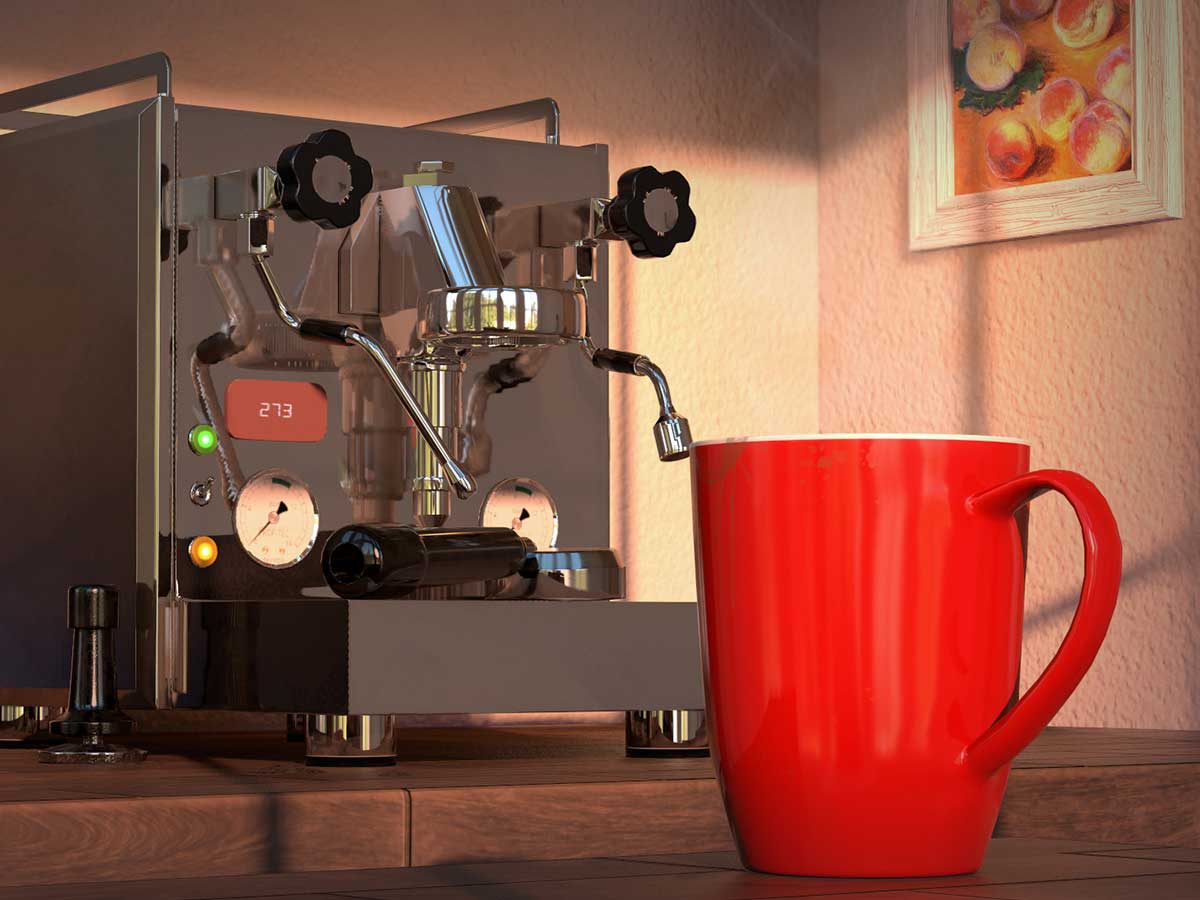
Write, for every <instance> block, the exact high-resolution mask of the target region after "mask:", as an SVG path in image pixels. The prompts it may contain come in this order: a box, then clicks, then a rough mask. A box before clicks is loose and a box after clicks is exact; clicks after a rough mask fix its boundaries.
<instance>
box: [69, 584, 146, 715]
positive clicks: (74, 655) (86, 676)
mask: <svg viewBox="0 0 1200 900" xmlns="http://www.w3.org/2000/svg"><path fill="white" fill-rule="evenodd" d="M67 622H68V624H69V625H70V626H71V631H72V638H71V683H70V696H69V700H68V703H69V706H68V709H67V714H66V715H65V716H64V717H63V718H61V719H57V720H55V721H54V722H51V723H50V730H51V731H53V732H54V733H56V734H64V735H72V736H74V735H101V734H124V733H126V732H129V731H131V730H132V729H133V720H132V719H130V718H129V716H127V715H125V714H124V713H123V712H121V709H120V706H119V705H118V703H117V658H116V649H117V648H116V632H117V589H116V588H115V587H110V586H109V585H104V584H78V585H75V586H74V587H72V588H71V589H70V590H69V591H68V592H67Z"/></svg>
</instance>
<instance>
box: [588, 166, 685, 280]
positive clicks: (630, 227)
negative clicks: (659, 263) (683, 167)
mask: <svg viewBox="0 0 1200 900" xmlns="http://www.w3.org/2000/svg"><path fill="white" fill-rule="evenodd" d="M691 193H692V189H691V186H690V185H689V184H688V182H687V179H686V178H684V177H683V176H682V175H681V174H679V173H678V172H660V171H658V169H656V168H654V166H642V167H641V168H638V169H630V170H629V171H628V172H626V173H625V174H623V175H622V176H621V177H620V178H618V179H617V196H616V197H614V198H613V199H612V200H611V201H610V202H609V204H608V208H607V209H606V211H605V214H604V215H605V222H606V224H607V225H608V228H609V230H610V231H612V232H614V233H615V234H616V235H617V236H618V237H620V238H621V240H623V241H625V242H626V243H627V244H629V249H630V251H631V252H632V253H633V255H634V256H637V257H641V258H643V259H645V258H654V257H663V256H670V255H671V251H672V250H674V249H675V245H676V244H682V243H685V242H686V241H690V240H691V239H692V235H693V234H695V232H696V214H695V213H693V212H692V208H691V206H689V205H688V200H689V199H690V197H691Z"/></svg>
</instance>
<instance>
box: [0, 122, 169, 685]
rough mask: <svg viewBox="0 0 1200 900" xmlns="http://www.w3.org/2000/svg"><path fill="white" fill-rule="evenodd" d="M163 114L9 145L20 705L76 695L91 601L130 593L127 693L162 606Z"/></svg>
mask: <svg viewBox="0 0 1200 900" xmlns="http://www.w3.org/2000/svg"><path fill="white" fill-rule="evenodd" d="M163 103H164V101H163V100H154V101H149V102H146V101H142V102H139V103H136V104H130V105H128V106H123V107H118V108H116V109H112V110H107V111H104V112H101V113H95V114H92V115H88V116H81V117H79V118H77V119H73V120H70V121H63V122H58V123H53V124H49V125H43V126H39V127H36V128H33V129H29V130H26V131H19V132H15V133H13V134H8V135H3V136H0V206H2V208H3V214H2V215H0V306H2V308H3V315H4V326H5V328H4V330H5V334H6V336H7V340H6V342H5V347H4V351H3V353H0V378H2V379H3V384H4V387H3V390H2V391H0V398H2V399H0V411H2V414H3V419H4V422H5V423H6V425H7V435H6V439H5V440H4V441H3V443H2V448H0V471H2V472H3V473H4V474H3V479H4V501H3V503H0V690H3V692H4V695H5V697H7V698H10V699H12V700H13V701H15V702H21V701H23V700H24V699H25V696H24V695H25V693H27V692H29V691H31V690H35V689H47V688H50V689H58V688H65V687H66V683H67V676H68V669H69V659H70V653H69V647H70V635H69V632H68V629H67V621H66V590H67V588H68V587H69V586H70V585H73V584H78V583H85V582H93V583H95V582H99V583H107V584H113V585H115V586H116V587H117V588H118V590H119V591H120V596H121V605H120V628H119V632H118V657H117V665H118V671H119V673H120V680H121V686H122V687H128V686H129V685H130V684H131V683H132V682H133V679H134V675H135V672H134V664H133V635H134V632H135V626H136V615H135V605H136V604H135V601H136V599H137V598H138V597H139V596H142V597H143V598H146V597H149V596H153V593H154V592H155V590H156V587H155V585H154V579H155V574H154V573H155V572H156V569H157V560H156V558H155V557H156V553H157V550H156V542H155V537H154V531H155V526H154V521H153V512H154V507H155V500H154V498H155V497H156V489H157V488H156V483H155V471H154V469H155V467H154V459H153V454H154V452H155V449H154V442H153V435H154V428H153V425H152V423H153V422H154V419H155V410H154V408H153V404H154V396H155V379H156V378H157V359H156V354H157V348H156V347H155V344H156V334H155V327H154V316H155V312H156V303H157V288H158V243H159V233H158V225H157V218H158V200H157V192H158V190H159V179H160V173H159V160H158V155H159V151H158V145H157V140H156V128H157V126H156V122H157V121H158V117H159V116H160V115H161V113H162V108H163ZM147 128H149V129H150V132H149V133H148V132H147V131H146V129H147ZM147 217H149V219H150V222H149V225H148V223H147V221H146V219H147ZM147 316H148V317H149V321H147ZM147 329H149V333H147ZM139 426H141V427H143V428H147V429H148V430H149V438H150V440H149V441H146V440H142V439H140V438H139V433H140V432H139ZM145 436H146V435H143V437H145ZM139 510H140V511H141V514H142V517H143V519H144V518H145V516H146V515H147V514H148V515H149V516H150V518H149V521H141V522H139ZM139 570H140V576H139ZM139 581H141V582H143V583H142V584H140V585H139ZM147 582H148V583H147Z"/></svg>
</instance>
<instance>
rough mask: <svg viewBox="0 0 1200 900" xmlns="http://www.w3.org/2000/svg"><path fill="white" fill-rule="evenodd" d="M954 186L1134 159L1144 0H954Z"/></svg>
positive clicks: (1118, 165)
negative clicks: (1138, 10)
mask: <svg viewBox="0 0 1200 900" xmlns="http://www.w3.org/2000/svg"><path fill="white" fill-rule="evenodd" d="M948 2H949V4H950V16H949V24H950V44H951V50H950V59H951V66H952V68H953V73H952V77H953V83H954V101H955V105H954V111H953V120H954V192H955V193H956V194H974V193H979V192H980V191H992V190H997V189H999V188H1006V187H1014V186H1020V185H1029V184H1038V183H1040V182H1046V181H1062V180H1064V179H1068V178H1086V177H1089V176H1093V175H1104V174H1107V173H1110V172H1119V171H1121V170H1122V169H1128V168H1129V167H1130V165H1131V157H1132V153H1133V122H1134V103H1135V97H1134V78H1133V65H1134V60H1133V56H1132V53H1131V51H1130V46H1131V44H1130V34H1131V27H1130V25H1131V21H1132V17H1133V15H1134V11H1133V5H1134V2H1135V0H948Z"/></svg>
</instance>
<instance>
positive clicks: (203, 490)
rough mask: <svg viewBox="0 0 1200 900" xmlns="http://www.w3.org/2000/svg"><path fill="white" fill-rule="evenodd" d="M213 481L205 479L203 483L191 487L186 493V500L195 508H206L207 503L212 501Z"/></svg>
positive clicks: (198, 482) (199, 482)
mask: <svg viewBox="0 0 1200 900" xmlns="http://www.w3.org/2000/svg"><path fill="white" fill-rule="evenodd" d="M212 489H213V480H212V479H211V478H205V479H204V480H203V481H197V482H196V483H195V484H193V485H192V489H191V490H190V491H188V498H189V499H190V500H191V501H192V503H194V504H195V505H196V506H208V502H209V501H210V500H212Z"/></svg>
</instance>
